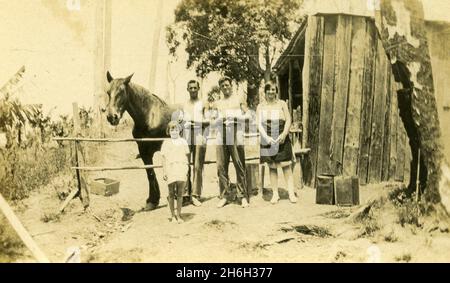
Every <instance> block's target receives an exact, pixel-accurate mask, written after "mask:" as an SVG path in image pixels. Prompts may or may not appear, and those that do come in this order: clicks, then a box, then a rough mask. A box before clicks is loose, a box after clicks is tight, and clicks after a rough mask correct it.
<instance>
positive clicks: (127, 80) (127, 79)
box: [123, 73, 134, 85]
mask: <svg viewBox="0 0 450 283" xmlns="http://www.w3.org/2000/svg"><path fill="white" fill-rule="evenodd" d="M133 75H134V73H133V74H131V75H129V76H128V77H126V78H125V81H124V82H123V83H124V84H126V85H127V84H129V83H130V81H131V78H132V77H133Z"/></svg>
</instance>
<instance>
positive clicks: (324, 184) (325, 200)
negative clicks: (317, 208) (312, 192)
mask: <svg viewBox="0 0 450 283" xmlns="http://www.w3.org/2000/svg"><path fill="white" fill-rule="evenodd" d="M333 179H334V178H333V176H331V175H319V176H317V188H316V203H317V204H328V205H333V204H334V182H333Z"/></svg>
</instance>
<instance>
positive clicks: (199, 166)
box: [183, 80, 206, 206]
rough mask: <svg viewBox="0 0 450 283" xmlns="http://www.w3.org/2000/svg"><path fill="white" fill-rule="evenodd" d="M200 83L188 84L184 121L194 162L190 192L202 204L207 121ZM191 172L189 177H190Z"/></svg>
mask: <svg viewBox="0 0 450 283" xmlns="http://www.w3.org/2000/svg"><path fill="white" fill-rule="evenodd" d="M199 89H200V84H199V83H198V81H196V80H190V81H189V82H188V84H187V91H188V92H189V100H188V101H187V102H186V103H185V104H184V106H183V121H184V131H185V132H184V133H185V138H186V140H187V141H188V144H189V150H190V152H191V157H190V159H191V161H193V164H194V174H193V175H194V177H193V182H192V183H191V182H188V186H189V188H188V190H189V193H192V204H194V205H195V206H201V205H202V203H201V199H200V198H201V193H202V183H203V178H202V177H203V176H202V175H203V164H204V162H205V153H206V142H205V140H204V138H203V131H204V129H205V125H206V124H205V123H204V121H203V113H204V103H203V101H202V100H201V99H200V98H199V97H198V91H199ZM189 172H190V170H189ZM190 175H191V174H190V173H189V177H190Z"/></svg>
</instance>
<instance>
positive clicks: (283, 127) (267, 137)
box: [256, 82, 297, 204]
mask: <svg viewBox="0 0 450 283" xmlns="http://www.w3.org/2000/svg"><path fill="white" fill-rule="evenodd" d="M264 93H265V97H266V101H264V102H261V103H260V104H259V105H258V108H257V110H256V115H257V123H258V129H259V133H260V136H261V153H260V162H261V163H267V165H268V167H269V172H270V184H271V186H272V191H273V196H272V200H271V201H270V202H271V203H272V204H276V203H277V202H278V200H279V199H280V196H279V194H278V168H279V167H281V168H282V169H283V174H284V178H285V180H286V184H287V189H288V192H289V200H290V201H291V202H292V203H296V202H297V197H296V196H295V192H294V177H293V174H292V169H291V164H292V159H293V153H292V145H291V141H290V138H289V129H290V127H291V116H290V114H289V109H288V106H287V104H286V102H284V101H283V100H280V99H278V88H277V86H276V84H275V83H274V82H269V83H267V84H266V85H265V86H264Z"/></svg>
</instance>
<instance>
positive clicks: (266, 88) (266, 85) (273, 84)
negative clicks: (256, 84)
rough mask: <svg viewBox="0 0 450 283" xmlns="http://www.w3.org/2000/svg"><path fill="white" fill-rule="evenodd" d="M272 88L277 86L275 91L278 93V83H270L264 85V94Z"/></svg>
mask: <svg viewBox="0 0 450 283" xmlns="http://www.w3.org/2000/svg"><path fill="white" fill-rule="evenodd" d="M271 86H275V90H276V91H277V93H278V86H277V83H276V82H274V81H269V82H268V83H266V84H265V85H264V92H267V91H268V90H269V89H270V87H271Z"/></svg>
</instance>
